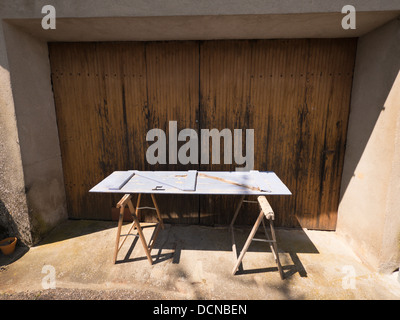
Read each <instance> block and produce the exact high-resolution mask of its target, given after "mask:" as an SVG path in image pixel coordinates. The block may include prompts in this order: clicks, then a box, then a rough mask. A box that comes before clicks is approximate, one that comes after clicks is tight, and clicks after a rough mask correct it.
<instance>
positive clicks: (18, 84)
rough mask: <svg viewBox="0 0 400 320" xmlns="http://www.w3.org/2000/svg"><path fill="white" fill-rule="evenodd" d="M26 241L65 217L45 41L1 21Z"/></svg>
mask: <svg viewBox="0 0 400 320" xmlns="http://www.w3.org/2000/svg"><path fill="white" fill-rule="evenodd" d="M3 28H4V34H5V39H6V43H7V53H8V65H9V70H10V75H11V83H12V91H13V95H14V106H15V113H16V117H17V125H18V126H17V127H18V137H19V145H20V149H21V160H22V167H23V172H24V183H25V188H24V191H25V194H26V197H27V201H28V207H29V217H30V223H31V229H32V242H33V243H36V242H37V241H38V240H39V239H40V238H41V236H42V235H43V234H46V233H47V232H48V231H49V230H51V229H52V228H53V227H54V226H56V225H57V224H58V223H59V222H60V221H61V220H65V219H67V209H66V201H65V190H64V181H63V174H62V165H61V152H60V146H59V140H58V131H57V121H56V115H55V107H54V98H53V94H52V87H51V79H50V72H51V71H50V65H49V59H48V51H47V43H46V42H45V41H40V40H38V39H36V38H34V37H31V36H29V35H28V34H26V33H24V32H21V31H20V30H18V28H15V27H13V26H10V25H8V24H4V25H3Z"/></svg>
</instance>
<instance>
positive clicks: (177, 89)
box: [49, 39, 356, 230]
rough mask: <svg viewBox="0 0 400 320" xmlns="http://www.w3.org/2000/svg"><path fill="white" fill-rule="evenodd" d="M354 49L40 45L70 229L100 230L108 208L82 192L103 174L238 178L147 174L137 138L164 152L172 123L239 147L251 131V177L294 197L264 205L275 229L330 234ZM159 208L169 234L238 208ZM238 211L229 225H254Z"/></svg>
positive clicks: (107, 201) (181, 202) (264, 44)
mask: <svg viewBox="0 0 400 320" xmlns="http://www.w3.org/2000/svg"><path fill="white" fill-rule="evenodd" d="M355 49H356V40H354V39H324V40H322V39H313V40H311V39H307V40H254V41H247V40H240V41H239V40H238V41H236V40H235V41H186V42H176V41H173V42H134V43H126V42H120V43H51V44H49V52H50V62H51V69H52V81H53V90H54V97H55V105H56V112H57V122H58V129H59V137H60V146H61V153H62V159H63V170H64V179H65V188H66V194H67V203H68V210H69V215H70V217H71V218H86V219H110V218H111V214H110V212H111V210H110V208H111V207H113V206H115V204H116V202H117V200H118V198H116V197H115V196H111V195H97V194H89V193H88V190H89V189H90V188H91V187H92V186H93V185H95V184H96V183H97V182H99V181H100V180H101V179H103V178H104V177H105V176H106V175H108V174H110V173H111V172H112V171H114V170H128V169H138V170H189V169H198V170H235V168H236V167H238V166H239V165H237V164H236V163H235V162H234V161H233V163H232V164H223V161H221V162H222V164H201V163H199V164H191V165H182V164H179V163H177V164H164V165H160V164H157V165H150V164H149V163H147V161H146V157H145V154H146V150H147V148H148V147H149V145H150V144H151V142H147V141H146V134H147V132H148V130H150V129H153V128H160V129H163V130H164V131H165V132H166V133H167V141H168V124H169V121H177V126H178V132H179V131H180V130H181V129H184V128H192V129H195V130H196V131H197V132H200V129H213V128H216V129H218V130H222V129H224V128H228V129H230V130H232V132H233V130H234V129H242V130H243V140H244V138H245V129H254V146H255V150H254V168H255V169H256V170H270V171H275V172H276V173H277V174H278V175H279V176H280V177H281V179H282V180H283V181H284V182H285V183H286V184H287V186H288V187H289V188H290V190H291V191H292V193H293V196H290V197H270V199H269V200H270V201H271V203H272V205H273V207H274V209H275V211H276V213H277V225H279V226H285V227H294V226H298V225H299V223H300V224H301V226H303V227H306V228H310V229H323V230H334V229H335V226H336V217H337V207H338V201H339V188H340V180H341V174H342V165H343V157H344V149H345V141H346V130H347V120H348V113H349V104H350V92H351V84H352V76H353V66H354V57H355ZM183 143H184V142H181V144H183ZM179 147H180V144H178V148H179ZM221 149H223V148H221ZM167 150H168V148H167ZM221 159H223V155H222V154H221ZM199 162H201V161H199ZM160 199H161V200H160V201H159V202H160V205H161V206H162V208H161V210H162V212H163V215H164V217H165V218H166V219H168V220H169V221H170V222H176V223H204V224H225V223H228V222H229V219H230V218H231V214H232V210H233V209H232V208H233V206H234V205H235V201H236V200H237V198H235V197H218V196H215V197H214V196H201V197H198V196H160ZM145 201H149V199H145ZM149 204H150V203H149ZM243 209H244V211H246V212H247V215H246V214H244V215H240V217H241V218H240V220H238V223H253V220H254V215H253V214H254V212H256V211H257V208H256V207H254V206H252V205H249V204H248V205H246V206H245V207H244V208H243ZM145 217H147V218H146V219H151V217H152V212H145Z"/></svg>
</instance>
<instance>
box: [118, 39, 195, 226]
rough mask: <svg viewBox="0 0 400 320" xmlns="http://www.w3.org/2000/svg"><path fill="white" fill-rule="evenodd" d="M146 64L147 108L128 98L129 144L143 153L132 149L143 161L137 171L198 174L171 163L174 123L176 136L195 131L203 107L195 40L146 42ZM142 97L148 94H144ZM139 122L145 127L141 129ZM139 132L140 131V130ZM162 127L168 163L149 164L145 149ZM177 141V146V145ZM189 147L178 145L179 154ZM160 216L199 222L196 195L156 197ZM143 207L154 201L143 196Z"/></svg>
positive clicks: (189, 166) (187, 166) (149, 215)
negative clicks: (153, 131) (172, 123)
mask: <svg viewBox="0 0 400 320" xmlns="http://www.w3.org/2000/svg"><path fill="white" fill-rule="evenodd" d="M144 57H145V61H144V63H143V66H144V68H145V70H144V74H145V83H146V92H145V95H146V97H145V98H146V99H145V103H143V104H137V107H135V109H134V110H131V109H130V108H131V106H132V105H133V104H132V103H131V101H133V100H135V99H136V98H135V96H134V95H131V94H129V95H128V94H126V98H127V103H126V105H127V109H128V110H131V111H130V114H131V116H130V117H128V120H127V121H128V124H127V125H128V128H132V129H130V130H132V131H130V132H132V133H129V136H130V137H132V139H131V141H130V145H132V146H137V145H138V144H140V143H141V147H140V148H139V149H136V148H135V150H132V151H131V154H132V157H136V159H137V160H138V161H139V160H141V161H142V163H141V166H140V169H139V170H152V171H153V170H191V169H195V170H197V169H198V163H194V164H180V163H179V161H176V163H171V162H170V161H169V149H170V147H171V144H170V143H169V136H170V135H171V133H170V132H169V123H170V121H176V125H177V134H178V133H179V132H180V131H181V130H182V129H185V128H191V129H195V130H197V127H198V124H197V121H196V120H197V119H196V117H197V110H198V105H199V73H198V71H199V67H198V66H199V49H198V43H197V42H194V41H186V42H183V41H182V42H178V41H170V42H147V43H145V45H144ZM143 94H144V92H143ZM138 122H141V123H140V124H139V123H138ZM139 128H140V129H139ZM154 128H159V129H162V130H163V131H164V132H165V133H166V138H167V163H166V164H155V165H152V164H149V163H148V162H147V161H145V160H144V159H145V155H146V150H147V148H148V147H149V146H150V145H151V144H152V143H153V142H146V134H147V132H148V131H149V130H151V129H154ZM143 142H144V143H143ZM176 142H177V141H175V143H176ZM184 143H185V142H178V143H177V150H179V148H180V147H181V146H182V145H183V144H184ZM157 199H158V203H159V206H160V211H161V214H162V216H163V219H164V221H166V222H178V223H197V222H198V213H199V209H198V196H185V195H162V194H160V195H157ZM143 200H144V203H146V205H149V206H151V205H152V202H151V199H150V197H146V196H144V199H143ZM143 213H144V215H145V218H146V219H147V220H149V221H154V219H155V215H154V212H153V211H143Z"/></svg>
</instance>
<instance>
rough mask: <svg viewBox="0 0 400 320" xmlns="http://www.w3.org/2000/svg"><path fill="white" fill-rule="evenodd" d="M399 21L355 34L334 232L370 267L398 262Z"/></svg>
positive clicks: (386, 268) (394, 265)
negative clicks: (362, 34) (362, 33)
mask: <svg viewBox="0 0 400 320" xmlns="http://www.w3.org/2000/svg"><path fill="white" fill-rule="evenodd" d="M399 70H400V20H399V19H396V20H393V21H392V22H389V23H388V24H386V25H384V26H383V27H380V28H379V29H377V30H374V31H373V32H370V33H368V34H366V35H364V36H362V37H360V38H359V41H358V48H357V57H356V66H355V72H354V80H353V91H352V101H351V111H350V118H349V128H348V136H347V147H346V155H345V163H344V169H343V170H344V171H343V178H342V186H341V201H340V204H339V214H338V224H337V232H338V234H340V235H342V236H343V237H345V238H346V240H347V241H348V242H349V243H350V244H351V246H352V247H353V249H354V250H355V252H356V253H357V254H358V255H359V256H360V258H362V259H363V260H364V261H365V262H367V263H368V264H370V265H371V266H372V267H373V268H375V269H379V270H380V271H382V272H389V271H393V270H395V269H396V268H398V266H399V261H400V73H399Z"/></svg>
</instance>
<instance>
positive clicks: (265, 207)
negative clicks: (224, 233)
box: [230, 196, 284, 279]
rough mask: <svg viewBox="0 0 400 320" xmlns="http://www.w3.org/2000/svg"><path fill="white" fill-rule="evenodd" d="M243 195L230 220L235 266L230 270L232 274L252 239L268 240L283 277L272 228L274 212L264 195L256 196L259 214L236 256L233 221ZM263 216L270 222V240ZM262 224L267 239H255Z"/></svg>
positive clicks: (282, 277)
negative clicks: (259, 209)
mask: <svg viewBox="0 0 400 320" xmlns="http://www.w3.org/2000/svg"><path fill="white" fill-rule="evenodd" d="M244 201H245V200H244V196H242V197H241V199H240V202H239V204H238V206H237V208H236V211H235V213H234V216H233V219H232V222H231V224H230V228H231V232H232V251H233V252H234V255H235V260H236V262H235V266H234V267H233V270H232V275H234V274H235V273H236V272H237V270H238V268H239V266H240V264H241V263H242V260H243V258H244V255H245V254H246V252H247V250H248V248H249V246H250V244H251V242H252V241H263V242H268V243H269V245H270V248H271V252H272V253H273V255H274V258H275V262H276V264H277V266H278V271H279V275H280V277H281V279H284V274H283V270H282V266H281V263H280V260H279V254H278V246H277V244H276V237H275V229H274V224H273V220H274V212H273V211H272V209H271V207H270V206H269V203H268V201H267V200H266V198H265V197H259V198H258V203H259V204H260V207H261V211H260V214H259V215H258V217H257V220H256V222H255V223H254V226H253V228H252V229H251V231H250V234H249V236H248V237H247V240H246V242H245V244H244V246H243V249H242V250H241V252H240V255H239V257H237V253H236V244H235V239H234V230H233V224H234V223H235V220H236V217H237V215H238V213H239V211H240V207H241V206H242V203H243V202H244ZM249 202H256V201H249ZM264 217H265V218H266V220H268V221H269V224H270V229H271V236H272V240H271V239H270V238H269V236H268V233H267V230H266V227H265V223H264ZM261 223H262V224H263V227H264V232H265V236H266V238H267V239H255V238H254V236H255V234H256V232H257V230H258V228H259V226H260V224H261Z"/></svg>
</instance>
